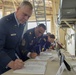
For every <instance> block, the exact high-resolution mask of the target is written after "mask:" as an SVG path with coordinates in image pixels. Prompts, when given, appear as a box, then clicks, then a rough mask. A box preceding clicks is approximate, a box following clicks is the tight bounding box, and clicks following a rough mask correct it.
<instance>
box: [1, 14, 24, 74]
mask: <svg viewBox="0 0 76 75" xmlns="http://www.w3.org/2000/svg"><path fill="white" fill-rule="evenodd" d="M23 28H24V27H19V26H18V24H17V22H16V20H15V17H14V13H12V14H10V15H8V16H5V17H3V18H2V19H0V71H1V73H3V72H5V71H7V70H8V69H9V68H6V66H7V64H8V63H9V62H10V61H11V60H15V59H16V56H15V53H17V54H18V55H19V56H20V53H19V50H18V44H19V41H20V39H21V35H22V32H23ZM1 73H0V74H1Z"/></svg>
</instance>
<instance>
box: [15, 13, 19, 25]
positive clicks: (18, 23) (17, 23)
mask: <svg viewBox="0 0 76 75" xmlns="http://www.w3.org/2000/svg"><path fill="white" fill-rule="evenodd" d="M14 17H15V20H16V22H17V25H18V26H19V22H18V20H17V18H16V13H14Z"/></svg>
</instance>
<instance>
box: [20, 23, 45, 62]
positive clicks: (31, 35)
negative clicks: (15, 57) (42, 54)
mask: <svg viewBox="0 0 76 75" xmlns="http://www.w3.org/2000/svg"><path fill="white" fill-rule="evenodd" d="M45 30H46V26H45V25H44V24H43V23H41V24H39V25H38V26H37V27H36V28H33V29H29V30H27V31H26V33H25V34H24V36H23V40H22V42H21V46H20V51H21V53H22V56H23V57H22V59H23V60H24V61H25V60H27V59H28V58H35V57H36V56H37V55H38V51H37V50H35V47H36V46H37V43H38V42H39V40H40V38H41V37H42V35H43V33H44V32H45ZM26 55H27V59H26V57H25V56H26Z"/></svg>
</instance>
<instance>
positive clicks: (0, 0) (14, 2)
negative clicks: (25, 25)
mask: <svg viewBox="0 0 76 75" xmlns="http://www.w3.org/2000/svg"><path fill="white" fill-rule="evenodd" d="M22 1H23V0H0V8H5V11H11V12H13V11H14V10H15V9H16V8H17V6H18V5H19V4H20V3H21V2H22ZM28 1H30V2H31V3H32V4H33V0H28ZM39 1H40V0H39ZM45 3H46V10H47V11H46V12H47V15H51V14H52V12H51V11H52V2H51V0H45Z"/></svg>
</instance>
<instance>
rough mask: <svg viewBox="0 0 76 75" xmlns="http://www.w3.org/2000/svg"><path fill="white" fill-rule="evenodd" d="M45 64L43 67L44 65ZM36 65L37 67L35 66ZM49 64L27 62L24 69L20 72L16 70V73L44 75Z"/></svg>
mask: <svg viewBox="0 0 76 75" xmlns="http://www.w3.org/2000/svg"><path fill="white" fill-rule="evenodd" d="M42 63H43V65H42ZM34 64H35V65H34ZM46 64H47V62H37V61H35V62H34V61H32V62H26V63H25V65H24V67H23V68H22V69H19V70H15V71H14V73H21V74H44V73H45V69H46Z"/></svg>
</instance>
